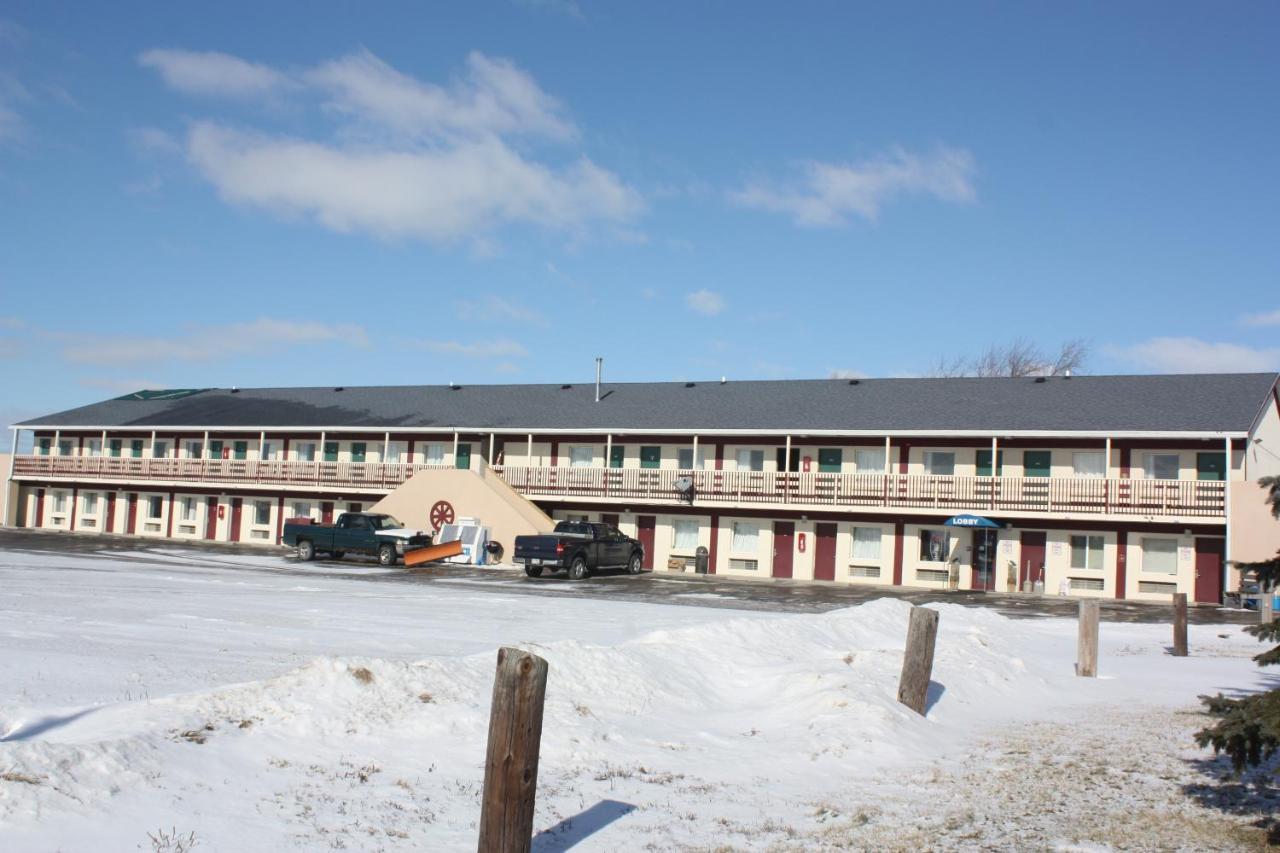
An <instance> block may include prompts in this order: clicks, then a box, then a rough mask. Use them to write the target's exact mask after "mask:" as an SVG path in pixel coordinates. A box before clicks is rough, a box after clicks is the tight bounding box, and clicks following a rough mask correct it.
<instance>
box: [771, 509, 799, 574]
mask: <svg viewBox="0 0 1280 853" xmlns="http://www.w3.org/2000/svg"><path fill="white" fill-rule="evenodd" d="M795 548H796V523H795V522H794V521H775V522H774V523H773V576H774V577H775V578H789V577H791V565H792V563H793V562H795Z"/></svg>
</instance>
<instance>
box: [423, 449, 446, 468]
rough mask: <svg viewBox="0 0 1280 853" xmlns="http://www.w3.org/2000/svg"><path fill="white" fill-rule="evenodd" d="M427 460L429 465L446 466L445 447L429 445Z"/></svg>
mask: <svg viewBox="0 0 1280 853" xmlns="http://www.w3.org/2000/svg"><path fill="white" fill-rule="evenodd" d="M426 460H427V464H428V465H443V464H444V445H443V444H428V445H427V454H426Z"/></svg>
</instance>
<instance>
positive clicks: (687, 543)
mask: <svg viewBox="0 0 1280 853" xmlns="http://www.w3.org/2000/svg"><path fill="white" fill-rule="evenodd" d="M671 545H672V547H673V548H674V549H675V550H677V551H692V550H693V549H695V548H697V547H698V522H696V521H693V520H691V519H677V520H676V522H675V523H674V524H672V525H671Z"/></svg>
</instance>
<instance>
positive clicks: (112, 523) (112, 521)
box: [102, 492, 116, 533]
mask: <svg viewBox="0 0 1280 853" xmlns="http://www.w3.org/2000/svg"><path fill="white" fill-rule="evenodd" d="M103 500H104V502H105V503H106V505H107V520H106V522H105V523H104V524H103V525H102V532H103V533H115V532H116V496H115V495H113V494H111V493H110V492H107V494H106V497H105V498H104V499H103Z"/></svg>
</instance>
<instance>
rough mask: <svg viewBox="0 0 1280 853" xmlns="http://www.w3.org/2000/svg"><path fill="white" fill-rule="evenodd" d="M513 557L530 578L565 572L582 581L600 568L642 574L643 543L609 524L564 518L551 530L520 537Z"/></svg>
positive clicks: (571, 577)
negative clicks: (623, 569) (548, 572)
mask: <svg viewBox="0 0 1280 853" xmlns="http://www.w3.org/2000/svg"><path fill="white" fill-rule="evenodd" d="M512 556H513V558H514V560H515V562H516V564H517V565H521V566H524V572H525V574H526V575H528V576H529V577H531V578H536V577H541V576H542V573H543V572H545V571H552V572H556V571H565V572H568V574H569V578H570V579H571V580H582V579H583V578H585V577H586V576H587V575H588V574H590V573H591V572H594V571H596V570H597V569H621V568H625V569H626V570H627V571H628V572H630V573H631V574H633V575H636V574H640V571H641V567H642V566H643V565H644V546H642V545H641V544H640V543H639V542H638V541H637V540H635V539H632V538H631V537H629V536H624V535H623V534H622V533H621V532H619V531H618V529H617V528H615V527H610V526H609V525H606V524H592V523H589V522H585V521H562V522H560V523H559V524H557V525H556V529H555V531H554V532H552V533H547V534H542V535H538V536H517V537H516V541H515V552H514V554H513V555H512Z"/></svg>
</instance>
